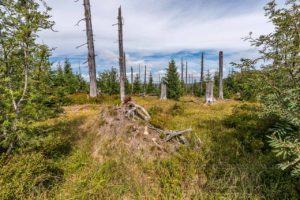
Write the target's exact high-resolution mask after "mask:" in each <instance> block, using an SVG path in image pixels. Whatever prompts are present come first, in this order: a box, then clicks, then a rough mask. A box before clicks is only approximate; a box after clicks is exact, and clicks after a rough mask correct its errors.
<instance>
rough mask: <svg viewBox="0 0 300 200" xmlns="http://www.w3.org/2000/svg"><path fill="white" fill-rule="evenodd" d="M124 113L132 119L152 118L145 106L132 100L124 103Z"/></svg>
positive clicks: (146, 119) (147, 119)
mask: <svg viewBox="0 0 300 200" xmlns="http://www.w3.org/2000/svg"><path fill="white" fill-rule="evenodd" d="M124 113H125V116H126V117H128V118H130V119H135V118H136V117H138V118H140V119H142V120H144V121H149V120H150V119H151V117H150V115H149V113H148V112H147V110H146V109H145V108H143V107H142V106H140V105H138V104H135V103H133V102H131V101H130V102H127V103H126V104H124Z"/></svg>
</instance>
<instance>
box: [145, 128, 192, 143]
mask: <svg viewBox="0 0 300 200" xmlns="http://www.w3.org/2000/svg"><path fill="white" fill-rule="evenodd" d="M148 128H149V129H152V130H154V131H156V132H157V133H158V134H163V135H165V139H164V140H165V141H166V142H169V141H171V140H172V139H175V138H176V139H178V141H179V142H180V143H183V144H187V143H188V141H187V139H186V138H185V137H184V136H183V135H184V134H186V133H189V132H191V131H192V129H191V128H189V129H187V130H183V131H164V130H161V129H159V128H156V127H154V126H152V125H151V124H149V125H148Z"/></svg>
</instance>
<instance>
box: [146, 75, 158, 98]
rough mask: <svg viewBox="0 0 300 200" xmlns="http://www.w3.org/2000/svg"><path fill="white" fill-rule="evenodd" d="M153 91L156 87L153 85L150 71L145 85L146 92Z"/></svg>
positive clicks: (151, 92) (150, 92)
mask: <svg viewBox="0 0 300 200" xmlns="http://www.w3.org/2000/svg"><path fill="white" fill-rule="evenodd" d="M155 92H156V87H155V86H154V83H153V76H152V73H151V72H150V76H149V83H148V85H147V94H153V93H155Z"/></svg>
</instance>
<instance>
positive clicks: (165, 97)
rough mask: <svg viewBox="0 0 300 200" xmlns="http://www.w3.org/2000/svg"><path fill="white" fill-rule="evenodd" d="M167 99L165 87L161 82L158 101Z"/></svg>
mask: <svg viewBox="0 0 300 200" xmlns="http://www.w3.org/2000/svg"><path fill="white" fill-rule="evenodd" d="M166 99H167V86H166V84H165V83H164V82H163V81H162V82H161V88H160V100H166Z"/></svg>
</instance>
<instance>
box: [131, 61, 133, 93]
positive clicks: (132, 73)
mask: <svg viewBox="0 0 300 200" xmlns="http://www.w3.org/2000/svg"><path fill="white" fill-rule="evenodd" d="M131 94H133V69H132V67H131Z"/></svg>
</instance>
